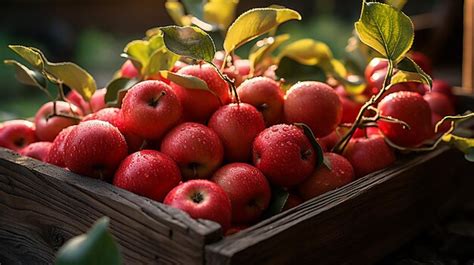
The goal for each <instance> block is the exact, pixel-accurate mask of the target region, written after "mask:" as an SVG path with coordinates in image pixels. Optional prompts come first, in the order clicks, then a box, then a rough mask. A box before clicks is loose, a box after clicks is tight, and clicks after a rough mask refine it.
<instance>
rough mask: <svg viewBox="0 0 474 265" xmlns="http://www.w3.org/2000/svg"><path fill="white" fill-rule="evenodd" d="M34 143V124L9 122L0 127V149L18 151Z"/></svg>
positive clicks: (16, 121)
mask: <svg viewBox="0 0 474 265" xmlns="http://www.w3.org/2000/svg"><path fill="white" fill-rule="evenodd" d="M36 141H38V139H37V137H36V131H35V124H34V123H32V122H30V121H26V120H11V121H6V122H4V123H2V124H1V126H0V147H5V148H8V149H11V150H13V151H19V150H21V149H23V148H24V147H26V146H28V145H29V144H31V143H34V142H36Z"/></svg>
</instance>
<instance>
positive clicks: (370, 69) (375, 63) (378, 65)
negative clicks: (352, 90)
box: [364, 57, 388, 86]
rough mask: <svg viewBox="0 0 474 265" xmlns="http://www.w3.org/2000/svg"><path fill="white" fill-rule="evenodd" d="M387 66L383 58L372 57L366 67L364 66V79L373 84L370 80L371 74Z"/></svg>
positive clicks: (386, 61) (370, 84)
mask: <svg viewBox="0 0 474 265" xmlns="http://www.w3.org/2000/svg"><path fill="white" fill-rule="evenodd" d="M387 67H388V60H387V59H385V58H378V57H376V58H373V59H372V60H371V61H370V62H369V64H368V65H367V67H366V68H365V72H364V75H365V80H367V83H368V85H369V86H374V83H373V81H372V80H371V77H372V75H373V74H374V73H375V72H377V71H379V70H386V69H387Z"/></svg>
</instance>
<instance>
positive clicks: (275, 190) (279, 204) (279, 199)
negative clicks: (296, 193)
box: [263, 185, 290, 218]
mask: <svg viewBox="0 0 474 265" xmlns="http://www.w3.org/2000/svg"><path fill="white" fill-rule="evenodd" d="M270 188H271V191H272V196H271V198H270V203H269V205H268V208H267V210H266V211H265V212H264V213H263V218H269V217H272V216H274V215H276V214H279V213H281V211H282V210H283V208H284V207H285V204H286V201H287V200H288V196H290V193H288V191H287V190H285V189H283V188H282V187H279V186H274V185H271V186H270Z"/></svg>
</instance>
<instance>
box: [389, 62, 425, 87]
mask: <svg viewBox="0 0 474 265" xmlns="http://www.w3.org/2000/svg"><path fill="white" fill-rule="evenodd" d="M397 69H398V71H397V72H396V73H395V75H393V77H392V82H391V83H392V84H396V83H402V82H418V83H423V84H427V85H429V86H430V88H431V86H432V85H433V80H432V79H431V77H430V76H429V75H428V74H427V73H425V72H424V71H423V69H421V67H420V66H418V65H417V64H416V63H415V61H413V60H412V59H410V58H408V57H405V58H403V60H402V61H401V62H399V63H398V65H397Z"/></svg>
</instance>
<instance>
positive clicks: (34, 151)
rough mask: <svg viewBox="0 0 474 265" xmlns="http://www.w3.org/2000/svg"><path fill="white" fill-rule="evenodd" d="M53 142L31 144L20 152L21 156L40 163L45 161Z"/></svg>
mask: <svg viewBox="0 0 474 265" xmlns="http://www.w3.org/2000/svg"><path fill="white" fill-rule="evenodd" d="M51 145H52V143H51V142H36V143H31V144H29V145H28V146H26V147H25V148H23V149H21V150H20V152H19V153H20V155H23V156H28V157H32V158H34V159H38V160H40V161H45V160H46V157H47V156H48V153H49V150H50V149H51Z"/></svg>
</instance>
